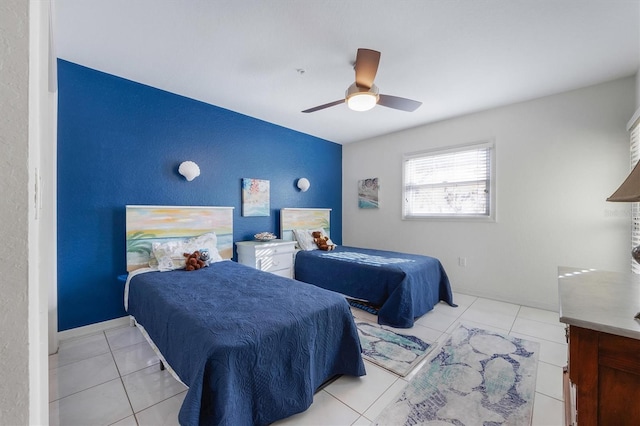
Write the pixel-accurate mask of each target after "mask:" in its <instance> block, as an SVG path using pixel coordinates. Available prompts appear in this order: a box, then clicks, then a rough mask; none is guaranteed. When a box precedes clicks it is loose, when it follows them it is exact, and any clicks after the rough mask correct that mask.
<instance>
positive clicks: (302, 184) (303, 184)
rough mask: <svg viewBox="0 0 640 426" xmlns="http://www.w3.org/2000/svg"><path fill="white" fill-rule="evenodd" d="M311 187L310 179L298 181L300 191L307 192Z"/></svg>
mask: <svg viewBox="0 0 640 426" xmlns="http://www.w3.org/2000/svg"><path fill="white" fill-rule="evenodd" d="M310 186H311V183H309V179H307V178H300V179H298V189H299V190H300V191H302V192H306V191H307V189H309V187H310Z"/></svg>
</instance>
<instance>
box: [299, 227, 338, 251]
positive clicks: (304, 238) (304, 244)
mask: <svg viewBox="0 0 640 426" xmlns="http://www.w3.org/2000/svg"><path fill="white" fill-rule="evenodd" d="M315 231H319V232H320V234H321V235H322V236H323V237H327V233H326V232H324V229H322V228H318V229H294V230H293V235H295V237H296V240H297V241H298V245H299V246H300V249H301V250H306V251H309V250H317V249H318V245H317V244H316V243H315V241H313V236H312V235H311V234H312V233H313V232H315ZM327 244H328V245H332V244H333V241H331V239H330V238H329V239H328V240H327Z"/></svg>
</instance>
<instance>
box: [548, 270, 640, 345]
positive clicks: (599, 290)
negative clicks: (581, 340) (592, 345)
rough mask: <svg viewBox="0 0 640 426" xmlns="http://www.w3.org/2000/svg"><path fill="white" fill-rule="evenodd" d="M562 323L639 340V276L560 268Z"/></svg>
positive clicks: (559, 286)
mask: <svg viewBox="0 0 640 426" xmlns="http://www.w3.org/2000/svg"><path fill="white" fill-rule="evenodd" d="M558 289H559V293H560V294H559V296H560V322H563V323H565V324H569V325H573V326H577V327H582V328H587V329H590V330H596V331H602V332H605V333H609V334H615V335H618V336H624V337H630V338H632V339H639V340H640V321H639V320H636V319H634V316H635V315H636V314H637V313H638V312H640V275H636V274H632V273H628V274H622V273H618V272H608V271H599V270H595V269H579V268H568V267H560V268H558Z"/></svg>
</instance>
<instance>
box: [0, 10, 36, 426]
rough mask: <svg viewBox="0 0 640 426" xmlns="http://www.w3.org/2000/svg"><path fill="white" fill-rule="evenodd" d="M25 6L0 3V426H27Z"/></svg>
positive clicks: (27, 60)
mask: <svg viewBox="0 0 640 426" xmlns="http://www.w3.org/2000/svg"><path fill="white" fill-rule="evenodd" d="M28 12H29V3H28V2H24V1H21V0H3V1H1V2H0V28H1V29H2V30H0V69H1V70H2V72H0V79H1V80H0V99H1V101H0V102H2V105H3V107H2V117H1V118H0V150H1V153H0V188H1V189H0V193H1V194H2V196H1V197H0V212H1V214H2V220H0V239H1V240H2V244H0V258H1V259H3V261H2V266H1V267H0V276H1V277H2V278H0V292H1V293H2V297H0V324H2V326H1V327H0V342H1V344H0V371H2V380H0V424H2V425H26V424H29V406H30V398H29V328H28V325H29V321H28V320H29V317H28V312H29V311H28V302H29V300H28V297H29V294H28V278H29V277H28V264H29V246H28V237H29V234H28V217H29V215H28V213H29V211H28V196H27V194H28V181H29V170H28V148H29V139H28V127H29V13H28Z"/></svg>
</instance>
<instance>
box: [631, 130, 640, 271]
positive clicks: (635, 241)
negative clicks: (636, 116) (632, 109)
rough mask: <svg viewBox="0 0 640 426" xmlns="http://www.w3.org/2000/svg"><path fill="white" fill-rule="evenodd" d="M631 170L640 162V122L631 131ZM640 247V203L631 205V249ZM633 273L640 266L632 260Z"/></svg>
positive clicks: (639, 269)
mask: <svg viewBox="0 0 640 426" xmlns="http://www.w3.org/2000/svg"><path fill="white" fill-rule="evenodd" d="M629 142H630V147H631V169H630V170H633V168H634V166H635V165H636V163H637V162H638V161H640V120H638V121H636V122H635V123H634V124H633V125H632V126H631V128H630V129H629ZM638 245H640V203H631V248H633V247H636V246H638ZM631 272H633V273H634V274H640V264H639V263H638V262H636V261H635V260H634V259H633V258H631Z"/></svg>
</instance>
